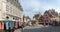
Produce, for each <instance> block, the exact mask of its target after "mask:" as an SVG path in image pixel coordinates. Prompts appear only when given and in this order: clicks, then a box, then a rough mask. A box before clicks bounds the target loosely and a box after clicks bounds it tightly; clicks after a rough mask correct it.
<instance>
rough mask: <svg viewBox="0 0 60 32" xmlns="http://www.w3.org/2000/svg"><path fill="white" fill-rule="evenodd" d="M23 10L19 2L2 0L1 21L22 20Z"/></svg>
mask: <svg viewBox="0 0 60 32" xmlns="http://www.w3.org/2000/svg"><path fill="white" fill-rule="evenodd" d="M22 13H23V9H22V7H21V5H20V3H19V2H18V0H0V19H6V18H7V17H8V18H9V19H10V20H21V19H22V18H23V14H22Z"/></svg>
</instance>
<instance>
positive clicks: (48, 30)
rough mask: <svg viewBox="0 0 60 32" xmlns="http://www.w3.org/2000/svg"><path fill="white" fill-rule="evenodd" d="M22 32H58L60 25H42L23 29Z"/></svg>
mask: <svg viewBox="0 0 60 32" xmlns="http://www.w3.org/2000/svg"><path fill="white" fill-rule="evenodd" d="M23 32H60V27H57V26H56V27H43V28H35V29H24V30H23Z"/></svg>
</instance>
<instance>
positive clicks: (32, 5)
mask: <svg viewBox="0 0 60 32" xmlns="http://www.w3.org/2000/svg"><path fill="white" fill-rule="evenodd" d="M20 3H21V5H22V7H23V9H24V14H25V15H28V16H30V17H31V18H32V17H33V15H34V14H36V13H39V12H40V13H42V14H43V13H44V11H45V10H48V9H52V8H53V9H55V10H56V12H58V13H59V12H60V0H20Z"/></svg>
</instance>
